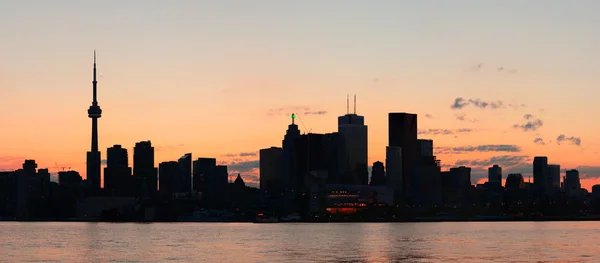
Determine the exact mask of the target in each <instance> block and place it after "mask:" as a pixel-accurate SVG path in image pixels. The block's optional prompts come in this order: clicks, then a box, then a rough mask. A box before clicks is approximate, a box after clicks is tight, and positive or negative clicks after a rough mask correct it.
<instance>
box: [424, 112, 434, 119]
mask: <svg viewBox="0 0 600 263" xmlns="http://www.w3.org/2000/svg"><path fill="white" fill-rule="evenodd" d="M425 118H427V119H433V115H431V114H429V113H427V114H425Z"/></svg>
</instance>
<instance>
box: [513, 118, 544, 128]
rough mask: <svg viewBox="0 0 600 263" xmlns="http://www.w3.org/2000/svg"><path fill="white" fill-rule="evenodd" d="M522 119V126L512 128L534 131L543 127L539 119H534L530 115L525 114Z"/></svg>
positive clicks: (516, 125)
mask: <svg viewBox="0 0 600 263" xmlns="http://www.w3.org/2000/svg"><path fill="white" fill-rule="evenodd" d="M523 118H524V119H525V120H526V122H525V123H524V124H515V125H513V128H516V129H521V130H523V131H535V130H537V129H538V128H540V127H542V126H543V125H544V122H543V121H542V120H540V119H537V118H535V116H533V115H531V114H525V115H524V116H523Z"/></svg>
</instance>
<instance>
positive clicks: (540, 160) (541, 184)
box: [533, 156, 549, 197]
mask: <svg viewBox="0 0 600 263" xmlns="http://www.w3.org/2000/svg"><path fill="white" fill-rule="evenodd" d="M548 186H549V181H548V157H545V156H536V157H534V158H533V188H534V193H535V195H536V196H538V197H541V196H545V195H546V194H547V193H548V190H549V189H548Z"/></svg>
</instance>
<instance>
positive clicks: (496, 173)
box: [488, 164, 502, 186]
mask: <svg viewBox="0 0 600 263" xmlns="http://www.w3.org/2000/svg"><path fill="white" fill-rule="evenodd" d="M488 182H489V183H490V184H493V185H497V186H502V167H500V166H498V165H497V164H494V166H492V167H489V168H488Z"/></svg>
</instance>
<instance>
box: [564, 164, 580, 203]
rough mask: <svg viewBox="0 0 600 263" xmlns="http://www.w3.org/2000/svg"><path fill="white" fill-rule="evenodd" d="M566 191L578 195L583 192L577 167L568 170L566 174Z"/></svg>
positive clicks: (570, 194) (571, 194) (568, 193)
mask: <svg viewBox="0 0 600 263" xmlns="http://www.w3.org/2000/svg"><path fill="white" fill-rule="evenodd" d="M564 181H565V185H564V186H565V193H567V195H569V196H574V197H577V196H579V195H580V194H581V182H580V180H579V171H577V170H575V169H571V170H568V171H567V172H566V176H565V180H564Z"/></svg>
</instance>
